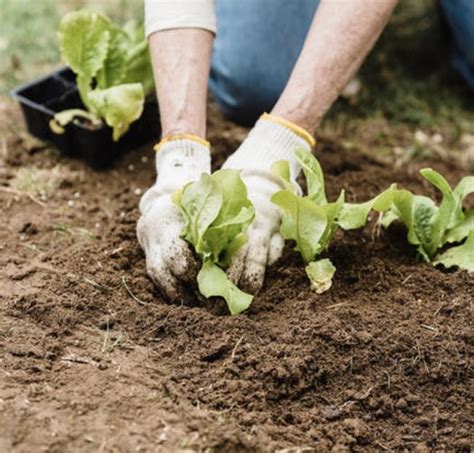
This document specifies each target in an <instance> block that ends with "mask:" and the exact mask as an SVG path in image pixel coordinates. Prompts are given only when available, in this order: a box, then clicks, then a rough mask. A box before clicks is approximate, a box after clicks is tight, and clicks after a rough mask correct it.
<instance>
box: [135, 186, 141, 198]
mask: <svg viewBox="0 0 474 453" xmlns="http://www.w3.org/2000/svg"><path fill="white" fill-rule="evenodd" d="M133 193H134V194H135V195H137V196H139V195H141V194H142V189H139V188H136V189H135V190H134V191H133Z"/></svg>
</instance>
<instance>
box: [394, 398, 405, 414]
mask: <svg viewBox="0 0 474 453" xmlns="http://www.w3.org/2000/svg"><path fill="white" fill-rule="evenodd" d="M395 407H396V408H397V409H400V410H401V411H404V410H405V409H408V403H407V400H406V399H404V398H400V399H399V400H398V401H397V402H396V403H395Z"/></svg>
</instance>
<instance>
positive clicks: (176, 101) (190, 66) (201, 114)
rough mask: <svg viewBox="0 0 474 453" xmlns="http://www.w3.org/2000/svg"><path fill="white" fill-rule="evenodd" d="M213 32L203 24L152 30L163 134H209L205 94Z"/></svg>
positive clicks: (150, 39)
mask: <svg viewBox="0 0 474 453" xmlns="http://www.w3.org/2000/svg"><path fill="white" fill-rule="evenodd" d="M213 40H214V34H213V33H211V32H210V31H208V30H204V29H200V28H182V29H173V30H163V31H159V32H156V33H153V34H152V35H151V36H150V38H149V42H150V51H151V58H152V63H153V70H154V75H155V85H156V92H157V96H158V99H159V104H160V116H161V128H162V135H163V137H166V136H169V135H173V134H179V133H186V134H194V135H197V136H199V137H202V138H204V137H205V135H206V97H207V83H208V79H209V70H210V64H211V51H212V43H213Z"/></svg>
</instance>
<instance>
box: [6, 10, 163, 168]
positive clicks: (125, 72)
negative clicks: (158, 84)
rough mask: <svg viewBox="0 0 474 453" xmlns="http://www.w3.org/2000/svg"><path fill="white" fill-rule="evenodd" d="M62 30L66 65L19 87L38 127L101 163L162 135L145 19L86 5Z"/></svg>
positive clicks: (43, 135) (66, 149)
mask: <svg viewBox="0 0 474 453" xmlns="http://www.w3.org/2000/svg"><path fill="white" fill-rule="evenodd" d="M58 37H59V43H60V50H61V56H62V59H63V61H64V62H65V63H66V64H67V67H66V68H62V69H60V70H58V71H55V72H53V73H51V74H49V75H47V76H45V77H43V78H41V79H38V80H35V81H33V82H31V83H28V84H26V85H23V86H21V87H18V88H17V89H15V90H14V91H13V92H12V94H13V96H14V97H15V98H16V99H17V100H18V101H19V102H20V105H21V107H22V110H23V114H24V117H25V120H26V124H27V127H28V130H29V131H30V133H31V134H33V135H35V136H36V137H38V138H40V139H43V140H48V141H52V142H53V143H54V144H55V145H56V146H57V147H58V148H59V149H60V150H61V151H62V152H63V153H65V154H68V155H71V156H76V157H79V158H82V159H83V160H85V161H86V162H87V163H88V164H89V165H90V166H92V167H94V168H103V167H105V166H107V165H109V164H110V163H112V162H113V160H114V159H115V158H116V157H117V156H119V155H120V154H121V153H122V152H123V151H126V150H128V149H131V148H133V147H136V146H139V145H141V144H143V143H145V142H147V141H149V140H152V139H153V138H155V137H157V136H158V135H159V133H160V129H159V119H158V105H157V102H156V98H155V96H154V95H153V94H152V93H153V76H152V70H151V65H150V59H149V53H148V46H147V42H146V40H145V37H144V32H143V26H141V25H138V24H136V23H134V22H130V23H128V24H126V25H125V26H124V27H119V26H118V25H116V24H115V23H113V22H112V21H111V20H110V19H109V18H107V17H106V16H104V15H102V14H98V13H94V12H91V11H87V10H82V11H76V12H71V13H69V14H67V15H66V16H64V18H63V20H62V21H61V24H60V26H59V31H58Z"/></svg>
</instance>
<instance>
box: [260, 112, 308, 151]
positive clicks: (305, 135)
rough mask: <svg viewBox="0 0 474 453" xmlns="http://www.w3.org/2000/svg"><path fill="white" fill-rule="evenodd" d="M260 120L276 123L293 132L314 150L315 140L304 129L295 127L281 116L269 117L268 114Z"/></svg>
mask: <svg viewBox="0 0 474 453" xmlns="http://www.w3.org/2000/svg"><path fill="white" fill-rule="evenodd" d="M260 119H261V120H268V121H273V122H274V123H278V124H280V125H282V126H284V127H286V128H288V129H290V130H291V131H293V132H294V133H295V134H296V135H298V136H299V137H301V138H302V139H304V140H306V142H308V145H309V146H311V148H314V146H315V145H316V140H315V139H314V137H313V136H312V135H311V134H310V133H309V132H307V131H306V130H305V129H303V128H302V127H300V126H298V125H296V124H295V123H292V122H291V121H289V120H287V119H285V118H282V117H281V116H275V115H270V114H269V113H264V114H263V115H262V116H261V117H260Z"/></svg>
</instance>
